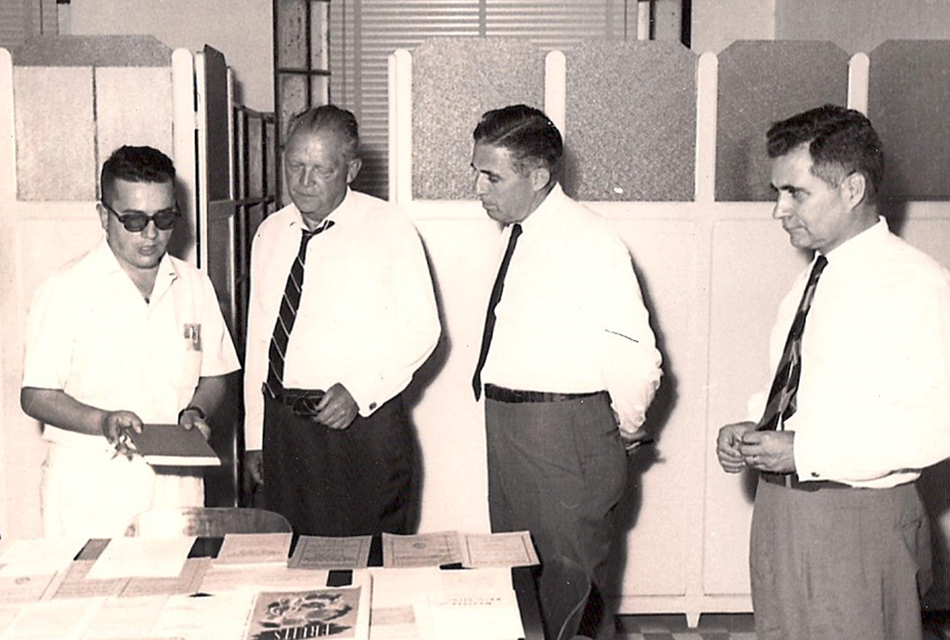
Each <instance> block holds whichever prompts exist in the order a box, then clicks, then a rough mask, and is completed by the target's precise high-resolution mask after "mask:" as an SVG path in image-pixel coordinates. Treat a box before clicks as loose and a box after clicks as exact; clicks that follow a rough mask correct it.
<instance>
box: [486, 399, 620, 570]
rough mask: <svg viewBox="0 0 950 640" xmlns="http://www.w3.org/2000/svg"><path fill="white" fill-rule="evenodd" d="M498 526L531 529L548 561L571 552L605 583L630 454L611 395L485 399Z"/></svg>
mask: <svg viewBox="0 0 950 640" xmlns="http://www.w3.org/2000/svg"><path fill="white" fill-rule="evenodd" d="M485 422H486V427H487V439H488V503H489V511H490V516H491V527H492V531H494V532H500V531H519V530H528V531H530V532H531V536H532V538H533V539H534V542H535V545H536V547H537V550H538V555H539V557H540V559H541V562H542V565H543V563H544V561H545V560H546V559H548V558H553V557H555V556H559V555H560V556H567V557H569V558H571V559H572V560H574V561H576V562H577V563H578V564H580V565H581V566H582V567H584V568H585V569H586V570H587V572H588V574H589V575H590V576H591V577H592V578H593V580H594V583H595V584H596V583H598V582H600V581H601V580H602V578H603V573H604V569H605V566H604V565H605V561H606V559H607V555H608V553H609V551H610V544H611V538H612V524H613V512H614V507H615V506H616V505H617V503H618V502H619V501H620V498H621V496H622V495H623V491H624V484H625V482H626V476H627V461H626V454H625V453H624V449H623V445H622V444H621V442H620V436H619V434H618V432H617V424H616V422H615V421H614V416H613V411H612V410H611V408H610V401H609V397H608V396H607V394H600V395H597V396H593V397H589V398H585V399H576V400H566V401H559V402H522V403H505V402H499V401H496V400H490V399H489V400H486V401H485Z"/></svg>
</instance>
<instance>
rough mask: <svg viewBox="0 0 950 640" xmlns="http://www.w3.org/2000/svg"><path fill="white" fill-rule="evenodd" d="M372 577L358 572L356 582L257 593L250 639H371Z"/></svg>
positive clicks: (249, 627)
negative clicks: (341, 585)
mask: <svg viewBox="0 0 950 640" xmlns="http://www.w3.org/2000/svg"><path fill="white" fill-rule="evenodd" d="M370 585H371V580H370V576H369V574H368V573H366V572H354V581H353V584H351V585H350V586H346V587H324V588H316V589H305V590H298V591H264V592H261V593H258V594H257V598H256V600H255V602H254V607H253V609H252V610H251V613H250V616H249V618H248V623H247V631H246V634H245V638H246V640H284V639H285V638H322V637H331V638H341V639H343V638H346V639H352V640H368V639H369V616H370V609H369V607H370V591H371V588H370Z"/></svg>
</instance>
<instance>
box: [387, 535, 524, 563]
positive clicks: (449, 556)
mask: <svg viewBox="0 0 950 640" xmlns="http://www.w3.org/2000/svg"><path fill="white" fill-rule="evenodd" d="M536 564H538V555H537V553H536V552H535V550H534V544H533V543H532V541H531V534H530V533H529V532H528V531H512V532H508V533H459V532H458V531H440V532H437V533H420V534H416V535H409V536H401V535H396V534H391V533H383V566H384V567H431V566H444V565H458V566H459V568H461V567H465V568H468V569H474V568H480V567H527V566H533V565H536Z"/></svg>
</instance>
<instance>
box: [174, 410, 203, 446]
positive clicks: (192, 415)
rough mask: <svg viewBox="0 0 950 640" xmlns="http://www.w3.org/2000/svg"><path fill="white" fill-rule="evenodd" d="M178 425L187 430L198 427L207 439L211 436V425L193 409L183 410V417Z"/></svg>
mask: <svg viewBox="0 0 950 640" xmlns="http://www.w3.org/2000/svg"><path fill="white" fill-rule="evenodd" d="M178 426H180V427H181V428H182V429H184V430H185V431H188V430H190V429H198V431H200V432H201V435H202V436H204V439H205V440H207V439H208V438H210V437H211V427H209V426H208V423H207V422H206V421H205V419H204V418H202V417H201V416H200V415H198V412H197V411H195V410H193V409H185V410H184V411H182V413H181V419H179V420H178Z"/></svg>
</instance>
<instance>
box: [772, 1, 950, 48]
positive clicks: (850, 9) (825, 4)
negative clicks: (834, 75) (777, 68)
mask: <svg viewBox="0 0 950 640" xmlns="http://www.w3.org/2000/svg"><path fill="white" fill-rule="evenodd" d="M775 38H776V39H779V40H829V41H831V42H834V43H835V44H837V45H838V46H839V47H841V48H842V49H844V50H845V51H847V52H848V53H856V52H858V51H872V50H873V49H874V48H875V47H877V46H878V45H879V44H881V43H882V42H884V40H888V39H890V40H900V39H909V40H925V39H943V40H946V39H948V38H950V3H947V2H946V1H945V0H887V1H886V2H885V1H880V0H878V1H875V2H868V1H867V0H775Z"/></svg>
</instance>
